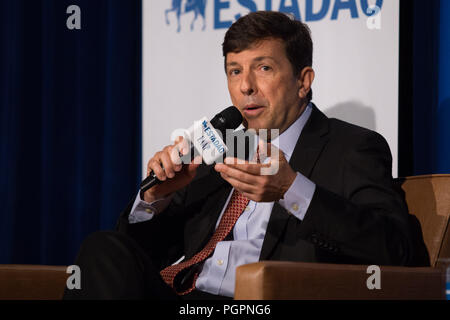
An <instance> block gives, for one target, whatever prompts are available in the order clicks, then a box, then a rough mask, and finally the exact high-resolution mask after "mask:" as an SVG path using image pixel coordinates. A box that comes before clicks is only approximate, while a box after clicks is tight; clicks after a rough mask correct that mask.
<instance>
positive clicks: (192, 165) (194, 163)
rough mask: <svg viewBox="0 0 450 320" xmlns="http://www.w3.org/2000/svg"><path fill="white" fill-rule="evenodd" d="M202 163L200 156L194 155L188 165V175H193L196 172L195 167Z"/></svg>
mask: <svg viewBox="0 0 450 320" xmlns="http://www.w3.org/2000/svg"><path fill="white" fill-rule="evenodd" d="M201 164H202V157H201V156H199V155H198V156H196V157H195V158H194V160H193V161H192V162H191V163H190V164H189V165H188V168H187V170H188V174H189V176H191V177H192V176H194V175H195V174H196V172H197V168H198V167H199V166H200V165H201Z"/></svg>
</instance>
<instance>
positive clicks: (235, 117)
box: [140, 106, 242, 192]
mask: <svg viewBox="0 0 450 320" xmlns="http://www.w3.org/2000/svg"><path fill="white" fill-rule="evenodd" d="M241 123H242V115H241V113H240V112H239V110H238V109H237V108H236V107H235V106H231V107H228V108H226V109H225V110H223V111H222V112H220V113H218V114H216V115H215V116H214V118H212V120H211V121H208V119H207V118H206V117H203V118H202V119H201V120H200V121H197V122H196V123H195V124H194V126H193V127H191V129H190V130H189V136H190V137H189V138H190V139H189V140H190V144H191V155H193V154H194V152H195V151H197V152H199V153H200V154H201V155H202V160H203V162H205V163H206V164H212V163H213V162H214V161H215V160H217V159H218V158H219V157H220V156H222V155H223V154H224V153H226V152H227V151H228V148H227V146H226V145H225V143H224V142H223V140H222V139H221V137H220V135H219V134H218V132H217V131H219V132H220V133H221V134H222V137H225V133H226V130H227V129H236V128H237V127H238V126H239V125H240V124H241ZM180 156H182V155H181V154H180ZM162 182H163V181H161V180H159V179H158V178H157V177H156V175H155V173H154V172H153V171H152V172H150V174H149V176H148V177H147V178H145V179H144V180H143V181H142V182H141V185H140V190H141V192H145V191H147V190H148V189H150V188H151V187H153V186H154V185H156V184H159V183H162Z"/></svg>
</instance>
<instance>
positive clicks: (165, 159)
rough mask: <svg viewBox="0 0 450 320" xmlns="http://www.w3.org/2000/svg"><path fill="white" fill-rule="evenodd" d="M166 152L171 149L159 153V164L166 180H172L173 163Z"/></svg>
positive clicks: (173, 173) (173, 172)
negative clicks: (162, 168)
mask: <svg viewBox="0 0 450 320" xmlns="http://www.w3.org/2000/svg"><path fill="white" fill-rule="evenodd" d="M168 150H171V149H166V151H165V152H162V153H161V164H162V166H163V167H164V171H165V172H166V176H167V177H168V178H173V177H174V176H175V169H174V167H173V162H172V159H171V155H170V153H169V152H168Z"/></svg>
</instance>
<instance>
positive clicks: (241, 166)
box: [224, 157, 270, 176]
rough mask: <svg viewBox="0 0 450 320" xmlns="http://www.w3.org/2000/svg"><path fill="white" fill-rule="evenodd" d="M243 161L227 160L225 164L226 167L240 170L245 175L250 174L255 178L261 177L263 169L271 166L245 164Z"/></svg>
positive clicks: (246, 162)
mask: <svg viewBox="0 0 450 320" xmlns="http://www.w3.org/2000/svg"><path fill="white" fill-rule="evenodd" d="M237 160H239V161H240V162H242V160H240V159H236V158H228V157H227V158H225V160H224V163H225V165H226V166H228V167H230V168H234V169H237V170H240V171H242V172H244V173H249V174H252V175H255V176H259V175H261V168H265V167H268V166H270V164H266V163H265V164H263V163H250V162H248V161H245V163H240V162H238V161H237Z"/></svg>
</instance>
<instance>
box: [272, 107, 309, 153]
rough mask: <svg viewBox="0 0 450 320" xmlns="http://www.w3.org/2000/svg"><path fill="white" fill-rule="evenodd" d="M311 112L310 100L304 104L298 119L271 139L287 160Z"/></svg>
mask: <svg viewBox="0 0 450 320" xmlns="http://www.w3.org/2000/svg"><path fill="white" fill-rule="evenodd" d="M311 112H312V107H311V102H310V103H309V104H308V105H307V106H306V108H305V110H304V111H303V112H302V114H301V115H300V117H298V119H297V120H295V121H294V123H293V124H291V125H290V126H289V128H287V129H286V130H285V131H284V132H283V133H282V134H280V136H278V137H276V138H275V139H273V140H272V144H273V145H274V146H276V147H277V148H278V149H280V150H281V151H283V153H284V156H285V158H286V160H287V161H289V159H290V158H291V156H292V153H293V152H294V148H295V146H296V144H297V140H298V138H299V137H300V134H301V133H302V130H303V128H304V127H305V124H306V122H307V121H308V119H309V117H310V116H311Z"/></svg>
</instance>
